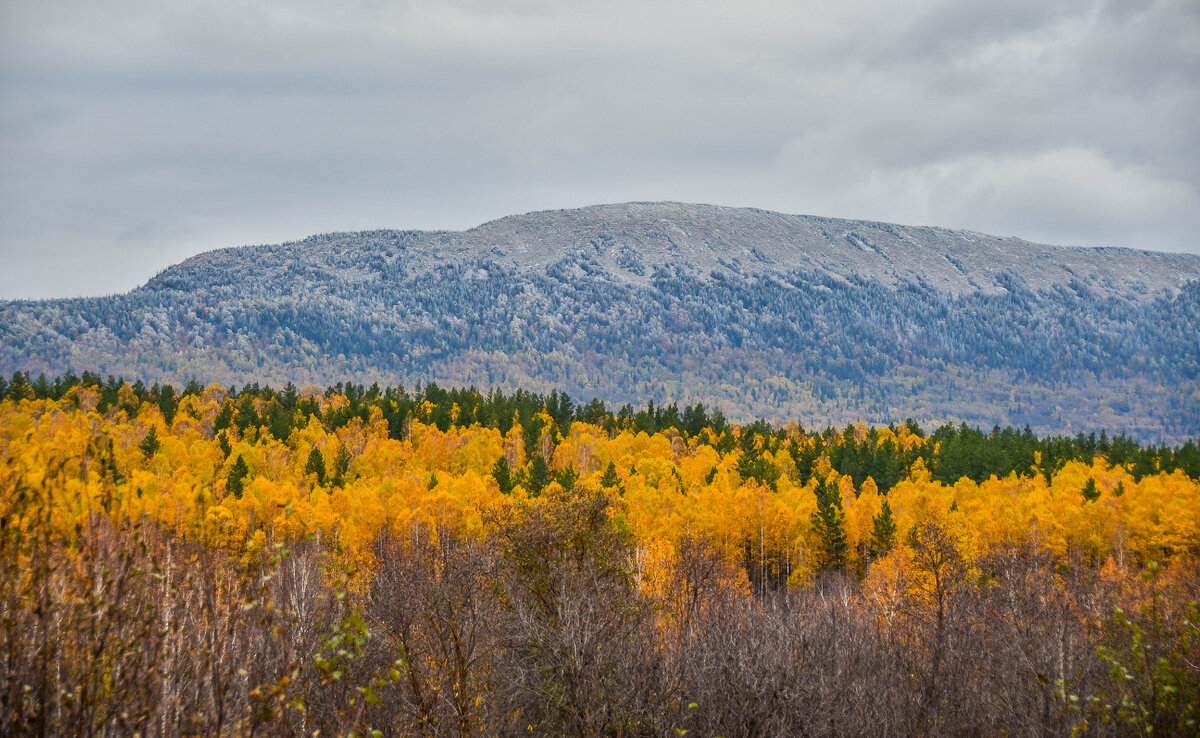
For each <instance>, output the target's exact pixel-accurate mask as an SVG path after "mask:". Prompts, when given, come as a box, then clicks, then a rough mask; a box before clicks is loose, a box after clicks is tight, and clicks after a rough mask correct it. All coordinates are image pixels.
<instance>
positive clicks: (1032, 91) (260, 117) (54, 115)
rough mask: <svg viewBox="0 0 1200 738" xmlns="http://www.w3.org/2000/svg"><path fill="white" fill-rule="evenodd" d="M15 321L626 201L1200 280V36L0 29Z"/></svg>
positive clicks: (1016, 18)
mask: <svg viewBox="0 0 1200 738" xmlns="http://www.w3.org/2000/svg"><path fill="white" fill-rule="evenodd" d="M0 3H2V4H0V259H3V261H4V263H5V264H6V266H7V268H6V269H3V270H0V297H41V296H59V295H74V294H100V293H105V292H113V291H120V290H125V289H129V288H130V287H133V286H134V285H136V284H139V283H141V282H144V281H145V280H146V279H147V278H148V277H149V276H151V275H152V274H153V273H154V272H155V271H157V270H158V269H161V268H162V267H165V266H167V265H168V264H170V263H173V262H175V261H178V260H179V259H180V258H183V257H185V256H187V255H189V254H192V253H196V252H198V251H201V250H205V249H209V248H217V247H221V246H231V245H239V244H243V243H259V242H275V241H281V240H286V239H290V238H299V237H303V236H305V235H308V234H311V233H315V232H323V231H332V230H356V229H362V228H376V227H398V228H463V227H469V226H472V225H475V224H477V223H479V222H482V221H484V220H487V219H490V218H493V217H498V216H502V215H506V214H509V213H513V212H524V211H528V210H536V209H545V208H556V207H573V206H579V205H586V204H592V203H597V202H619V201H625V200H659V199H669V200H683V201H695V202H709V203H716V204H726V205H752V206H756V207H763V208H769V209H775V210H781V211H786V212H803V213H814V214H821V215H831V216H843V217H856V218H870V219H876V220H890V221H896V222H901V223H912V224H930V225H943V226H950V227H963V228H971V229H974V230H980V231H986V232H991V233H996V234H1000V235H1017V236H1022V237H1024V238H1028V239H1031V240H1037V241H1045V242H1052V243H1072V244H1080V245H1122V246H1133V247H1139V248H1150V249H1162V250H1187V251H1200V238H1197V236H1196V234H1197V233H1200V133H1198V128H1197V126H1196V124H1195V122H1196V121H1197V120H1200V5H1197V4H1196V3H1194V2H1191V1H1190V0H1167V1H1163V2H1136V3H1133V2H1083V1H1080V2H1075V1H1071V2H1066V3H1045V2H1043V1H1041V0H1038V1H1036V2H1031V1H1027V0H1013V1H1011V2H1006V3H989V4H981V3H973V2H969V1H966V0H964V1H955V2H949V1H944V0H943V1H936V0H927V1H924V2H912V1H911V0H907V1H905V2H899V1H894V2H882V3H880V2H866V0H851V1H849V2H842V3H838V4H836V7H835V6H834V4H830V3H816V2H804V3H797V2H782V1H780V2H775V1H774V0H768V1H764V2H752V3H746V2H738V1H737V0H688V1H687V2H682V1H678V2H677V1H675V0H664V1H657V2H645V1H642V2H633V1H632V0H610V1H609V2H605V3H594V2H582V1H577V0H569V1H563V0H559V1H557V2H546V1H542V0H450V1H447V0H407V1H404V2H381V1H375V0H357V1H356V2H354V1H352V2H349V3H336V4H333V3H326V2H316V1H313V2H288V3H274V4H270V5H267V4H246V3H240V2H232V1H231V0H209V1H207V2H193V1H184V2H176V3H161V2H153V1H151V0H89V1H88V2H82V1H79V0H39V2H37V3H26V2H19V0H0Z"/></svg>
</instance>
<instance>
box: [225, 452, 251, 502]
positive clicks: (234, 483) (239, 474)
mask: <svg viewBox="0 0 1200 738" xmlns="http://www.w3.org/2000/svg"><path fill="white" fill-rule="evenodd" d="M248 476H250V467H249V466H247V465H246V460H245V459H243V458H242V455H241V454H238V457H237V461H234V462H233V466H232V467H230V469H229V476H228V477H226V478H225V491H226V492H228V493H229V494H231V495H233V496H234V497H236V498H237V499H239V500H240V499H242V493H243V492H244V491H245V489H246V477H248Z"/></svg>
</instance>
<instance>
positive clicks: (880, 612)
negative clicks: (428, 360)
mask: <svg viewBox="0 0 1200 738" xmlns="http://www.w3.org/2000/svg"><path fill="white" fill-rule="evenodd" d="M0 459H2V463H0V568H2V570H3V571H2V572H0V720H2V721H3V722H2V724H0V734H4V735H34V734H36V735H129V734H140V735H237V736H241V735H254V734H258V735H287V736H290V735H297V736H298V735H308V736H311V735H314V734H319V735H360V736H368V735H405V736H407V735H414V736H415V735H428V736H443V735H445V736H468V735H513V736H515V735H577V736H584V735H610V736H681V735H692V736H759V735H762V736H784V735H810V736H825V735H864V734H870V735H942V734H951V735H957V734H989V735H998V734H1006V735H1031V736H1032V735H1039V736H1040V735H1068V734H1070V735H1085V736H1109V735H1131V734H1132V735H1195V734H1196V733H1197V732H1198V731H1200V724H1198V722H1197V721H1198V720H1200V607H1198V605H1197V600H1198V599H1200V570H1198V568H1197V555H1198V554H1200V448H1198V447H1197V445H1196V443H1195V442H1194V441H1190V442H1187V443H1185V444H1182V445H1177V446H1157V445H1145V444H1142V443H1139V442H1137V441H1135V440H1132V439H1130V438H1129V437H1126V436H1123V435H1116V436H1109V435H1107V434H1105V433H1101V434H1100V435H1082V434H1080V435H1075V436H1056V437H1045V436H1038V435H1036V434H1034V433H1033V432H1032V431H1030V430H1029V429H1028V428H1026V429H1020V430H1019V429H1013V428H999V427H997V428H994V429H992V430H990V431H987V430H979V429H975V428H971V427H968V426H965V425H946V426H943V427H940V428H936V429H934V428H922V427H920V425H919V424H917V423H915V422H912V421H909V422H906V423H903V424H898V425H889V426H881V427H868V426H866V425H862V424H854V425H849V426H846V427H844V428H824V429H813V428H804V427H803V426H801V425H800V424H798V423H797V422H790V423H788V424H778V423H776V424H769V423H766V422H761V421H760V422H756V423H751V424H741V425H738V424H732V423H730V422H728V421H727V420H726V418H725V416H724V415H722V413H721V412H720V411H717V410H714V409H710V408H705V407H704V406H703V405H691V406H687V407H684V408H682V409H681V408H679V407H678V406H675V405H668V406H655V405H654V404H648V405H645V406H641V407H637V408H635V407H632V406H629V405H626V406H623V407H620V408H616V409H614V408H609V407H607V406H605V404H604V403H602V402H600V401H598V400H593V401H591V402H589V403H576V402H575V401H573V400H572V399H571V398H570V397H569V396H567V395H566V394H563V393H560V392H557V391H556V392H551V393H550V394H534V393H528V392H521V391H517V392H514V393H512V394H505V393H501V392H499V391H492V392H490V393H481V392H479V391H477V390H475V389H452V390H447V389H443V388H441V387H438V386H437V385H435V384H428V385H425V386H417V387H415V388H413V389H410V390H405V389H404V388H400V387H389V388H380V387H378V386H372V387H364V386H361V385H356V384H339V385H336V386H334V387H331V388H317V387H304V388H297V387H295V386H293V385H291V384H289V385H287V386H285V387H284V388H282V389H272V388H269V387H263V386H258V385H250V386H246V387H242V388H240V389H238V388H233V387H231V388H223V387H221V386H218V385H212V386H208V387H202V386H200V385H198V384H195V383H192V384H189V385H187V386H186V387H182V388H177V387H173V386H171V385H168V384H154V385H150V386H146V385H144V384H142V383H141V382H136V383H132V384H131V383H128V382H124V381H121V380H118V379H113V378H107V379H105V378H101V377H100V376H97V375H93V374H85V375H83V376H82V377H76V376H73V375H67V376H63V377H60V378H57V379H54V380H51V379H47V378H46V377H39V378H37V379H34V378H32V377H30V376H28V375H26V374H15V375H13V376H12V377H11V378H9V379H0Z"/></svg>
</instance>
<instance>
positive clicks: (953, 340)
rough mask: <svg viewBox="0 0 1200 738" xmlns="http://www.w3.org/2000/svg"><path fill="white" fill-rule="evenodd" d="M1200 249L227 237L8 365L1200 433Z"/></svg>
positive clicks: (799, 233) (5, 313)
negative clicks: (235, 242) (236, 243)
mask: <svg viewBox="0 0 1200 738" xmlns="http://www.w3.org/2000/svg"><path fill="white" fill-rule="evenodd" d="M1197 336H1200V257H1198V256H1195V255H1187V254H1163V253H1152V252H1144V251H1133V250H1129V249H1117V248H1104V249H1083V248H1063V247H1055V246H1044V245H1039V244H1033V243H1029V242H1026V241H1021V240H1018V239H1013V238H998V237H994V236H987V235H983V234H979V233H971V232H967V231H956V230H947V229H942V228H926V227H910V226H899V225H892V224H887V223H872V222H865V221H850V220H838V219H833V218H820V217H812V216H801V215H784V214H780V213H773V212H767V211H762V210H754V209H740V208H721V207H713V206H706V205H685V204H677V203H629V204H623V205H603V206H595V207H588V208H582V209H578V210H561V211H550V212H539V213H530V214H526V215H518V216H511V217H507V218H501V219H500V220H496V221H492V222H490V223H486V224H484V225H481V226H479V227H477V228H473V229H471V230H467V231H462V232H421V231H370V232H363V233H339V234H329V235H322V236H314V237H312V238H308V239H305V240H303V241H298V242H293V243H287V244H281V245H272V246H248V247H241V248H232V249H224V250H218V251H212V252H208V253H204V254H200V255H199V256H196V257H193V258H191V259H188V260H186V261H184V262H183V263H181V264H179V265H176V266H174V267H171V268H169V269H167V270H165V271H163V272H162V273H160V274H159V275H157V276H156V277H154V278H153V279H151V280H150V281H149V282H148V283H147V284H146V285H144V286H142V287H139V288H138V289H135V290H133V291H132V292H129V293H127V294H124V295H114V296H109V297H100V298H82V299H69V300H47V301H19V302H4V303H0V371H4V372H6V373H7V372H11V371H15V370H28V371H31V372H33V373H35V374H36V373H38V372H45V373H47V374H57V373H61V372H63V371H66V370H74V371H76V372H80V371H83V370H92V371H100V372H102V373H112V374H119V375H123V376H125V377H130V378H132V377H140V378H143V379H145V380H147V381H152V380H171V381H175V382H180V381H185V380H187V379H192V378H195V379H199V380H200V381H202V382H209V381H218V382H221V383H225V384H229V383H239V384H241V383H246V382H250V381H264V382H271V383H274V384H282V383H285V382H287V381H294V382H296V383H297V384H304V383H309V382H311V383H314V384H327V383H329V382H331V381H339V380H352V381H355V382H365V383H371V382H376V381H377V382H380V383H381V384H382V383H390V384H396V383H404V384H408V385H410V386H411V385H412V384H414V383H417V382H429V381H436V382H438V383H441V384H450V385H465V384H474V385H476V386H479V387H491V386H501V387H506V388H514V387H523V388H526V389H531V390H548V389H550V388H552V387H558V388H560V389H564V390H566V391H567V392H569V393H570V394H571V395H572V396H574V397H575V398H576V399H590V398H591V397H593V396H597V397H600V398H601V399H603V400H605V401H607V402H609V403H618V404H619V403H624V402H632V403H644V402H645V401H646V400H648V399H653V401H655V402H656V403H664V402H678V403H680V404H681V405H682V404H685V403H695V402H697V401H702V402H704V403H706V404H710V405H711V404H714V403H715V404H716V405H717V406H719V407H721V408H722V409H723V410H724V411H725V412H726V414H727V415H729V416H730V417H732V418H735V419H743V420H744V419H750V418H755V417H765V418H767V419H771V420H788V419H796V420H799V421H800V422H802V423H803V424H805V425H807V426H810V427H811V426H821V425H825V424H830V423H832V424H839V425H840V424H844V423H846V422H850V421H858V420H863V421H870V422H890V421H898V420H903V419H905V418H907V417H912V418H914V419H916V420H918V421H920V422H943V421H953V422H957V421H966V422H969V423H973V424H982V425H984V426H986V427H990V426H991V425H992V424H994V423H998V424H1002V425H1005V424H1011V425H1017V426H1021V425H1026V424H1028V425H1030V426H1032V427H1033V428H1034V429H1035V430H1037V431H1040V432H1064V433H1075V432H1077V431H1091V430H1097V431H1098V430H1100V429H1106V430H1108V431H1109V432H1116V431H1122V432H1128V433H1130V434H1133V435H1136V436H1137V437H1139V438H1141V439H1143V440H1153V441H1159V440H1163V441H1178V440H1180V439H1182V438H1184V437H1190V436H1194V435H1197V433H1198V432H1200V340H1197Z"/></svg>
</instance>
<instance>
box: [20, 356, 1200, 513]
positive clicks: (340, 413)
mask: <svg viewBox="0 0 1200 738" xmlns="http://www.w3.org/2000/svg"><path fill="white" fill-rule="evenodd" d="M79 386H88V387H94V388H96V389H97V390H98V391H99V393H100V401H99V404H98V406H97V408H96V410H97V412H100V413H106V412H109V411H119V410H124V411H125V412H126V413H127V414H129V415H131V416H132V415H134V414H136V412H137V407H138V405H140V404H141V403H143V402H147V401H148V402H151V403H153V404H155V405H157V406H158V407H159V409H160V410H161V411H162V414H163V417H164V419H165V420H166V421H167V422H168V423H171V422H172V421H173V420H174V418H175V414H176V412H177V410H178V407H179V404H180V400H181V399H182V398H183V397H186V396H188V395H193V396H197V395H201V394H203V393H204V392H205V388H204V387H202V386H201V385H200V384H199V383H197V382H194V381H193V382H190V383H188V384H187V385H186V386H184V387H183V389H182V390H177V389H176V388H175V387H173V386H172V385H170V384H166V383H162V384H160V383H154V384H151V385H150V386H147V385H145V384H144V383H142V382H141V381H134V382H133V383H132V384H127V383H126V382H125V381H124V380H123V379H121V378H118V377H112V376H109V377H107V378H102V377H101V376H100V375H98V374H95V373H90V372H84V373H83V374H82V375H81V376H76V375H74V374H66V375H63V376H60V377H56V378H55V379H53V380H51V379H49V378H47V377H46V376H45V375H39V376H38V377H36V378H34V377H31V376H30V375H29V374H28V373H22V372H16V373H14V374H13V375H12V376H11V377H10V378H9V379H4V378H2V377H0V400H3V399H5V398H11V399H51V400H60V399H62V398H63V397H64V396H66V395H67V393H68V392H70V391H71V390H72V389H73V388H75V387H79ZM122 387H127V388H128V390H129V392H130V394H129V395H128V396H127V397H126V399H125V400H122V392H121V390H122ZM224 391H225V392H226V394H227V395H228V399H227V401H226V402H225V404H224V406H223V409H222V411H221V413H220V414H219V415H218V416H217V419H216V424H215V428H214V431H215V432H218V433H219V432H220V431H222V430H223V429H225V428H228V427H231V426H236V427H237V428H238V429H239V430H241V431H244V430H245V429H247V428H252V427H254V428H256V427H259V426H262V427H264V428H265V429H266V430H267V431H268V432H269V433H270V434H271V435H273V436H274V437H276V438H278V439H280V440H285V441H286V440H287V439H288V437H289V436H290V435H291V433H292V431H293V430H294V429H296V428H298V427H303V426H305V425H307V424H308V422H309V419H310V418H315V419H316V420H318V421H319V422H320V423H321V424H322V425H323V426H324V427H325V428H326V430H328V431H334V430H337V429H338V428H343V427H345V426H346V425H347V424H348V423H349V422H350V421H351V420H352V419H355V418H357V419H359V420H361V421H362V422H364V423H366V422H369V420H370V418H371V411H372V410H373V409H375V410H378V411H379V413H380V415H381V417H382V418H383V419H384V420H385V421H386V422H387V426H388V431H389V435H390V436H391V437H392V438H395V439H404V438H406V437H407V434H408V428H409V426H410V425H411V423H412V421H413V420H414V419H415V420H420V421H421V422H423V423H427V424H430V425H434V426H436V427H437V428H438V429H439V430H442V431H446V430H448V429H450V428H451V427H458V428H468V427H471V426H475V425H479V426H481V427H484V428H495V429H497V430H499V431H500V432H501V433H502V434H507V433H508V432H509V431H510V430H511V429H512V428H513V427H514V426H520V430H521V435H522V438H523V439H524V443H525V452H526V454H528V455H529V456H530V457H531V458H533V457H537V456H549V455H550V453H552V451H553V448H554V446H555V445H556V443H557V441H558V440H559V439H562V438H563V437H565V436H567V435H568V433H569V429H570V426H571V424H572V423H573V422H584V423H590V424H593V425H596V426H599V427H601V428H603V429H604V430H605V431H607V432H608V433H609V434H610V435H615V434H616V433H618V432H621V431H633V432H635V433H637V432H644V433H646V434H648V435H654V434H656V433H662V432H667V431H670V432H674V433H676V434H678V435H680V436H681V437H683V438H705V439H706V440H708V441H709V442H710V443H711V444H712V445H713V446H714V447H715V448H716V449H718V450H719V451H720V452H722V453H727V452H729V451H730V450H733V449H734V448H735V447H740V450H741V456H740V460H739V466H738V471H739V473H740V474H741V475H742V476H743V477H744V478H755V479H758V480H759V481H760V482H761V483H763V484H765V485H768V486H770V485H772V483H773V475H776V476H777V475H778V470H777V467H776V465H774V464H772V463H770V462H767V461H766V460H764V459H763V458H762V455H763V454H764V453H765V452H770V453H771V454H776V453H786V454H788V455H789V456H790V457H791V458H792V460H793V462H794V466H795V468H796V471H797V481H799V482H800V483H802V484H803V483H806V482H807V481H808V480H809V479H811V478H812V477H813V476H814V475H815V474H816V473H817V472H816V469H817V464H818V461H819V459H821V458H822V456H824V457H826V458H828V459H829V462H830V464H831V465H832V468H833V469H834V470H836V471H837V472H838V473H840V474H843V475H848V476H850V477H852V478H853V480H854V483H855V485H856V486H861V485H862V484H863V482H865V481H866V480H867V478H868V477H869V478H871V479H872V480H874V482H875V484H876V485H877V487H878V489H879V491H880V492H881V493H885V492H887V490H889V489H891V487H893V486H894V485H895V484H896V483H897V482H899V481H900V480H901V479H903V478H904V476H905V475H906V474H907V473H908V470H909V469H910V468H911V467H912V465H913V463H914V462H916V461H917V460H918V459H920V460H921V461H922V462H923V464H924V466H925V467H926V468H927V469H928V470H929V471H930V473H931V474H932V476H933V478H934V479H936V480H938V481H941V482H943V483H945V484H953V483H954V482H956V481H958V480H959V479H961V478H964V477H965V478H968V479H971V480H974V481H975V482H982V481H983V480H985V479H987V478H989V477H990V476H992V475H995V476H997V477H1001V478H1003V477H1005V476H1007V475H1009V474H1013V473H1016V474H1018V475H1020V474H1024V473H1028V472H1029V471H1030V470H1031V469H1034V468H1036V469H1038V470H1040V471H1042V472H1043V473H1045V474H1047V475H1053V474H1055V473H1057V472H1058V471H1059V470H1060V469H1062V468H1063V467H1064V466H1065V465H1066V464H1067V463H1068V462H1071V461H1082V462H1085V463H1090V462H1091V460H1092V459H1093V458H1094V457H1095V456H1097V455H1100V456H1103V457H1105V458H1106V459H1108V461H1109V462H1110V463H1112V464H1119V465H1126V466H1127V467H1128V468H1129V470H1130V473H1131V474H1132V475H1133V476H1134V477H1135V478H1136V479H1141V478H1142V477H1144V476H1147V475H1152V474H1157V473H1159V472H1166V473H1171V472H1173V471H1175V470H1179V471H1182V472H1183V473H1184V474H1186V475H1187V476H1189V477H1191V478H1192V479H1200V445H1198V444H1197V442H1196V440H1195V439H1191V440H1188V441H1186V442H1184V443H1182V444H1180V445H1177V446H1171V445H1168V444H1142V443H1139V442H1138V441H1137V440H1135V439H1133V438H1131V437H1130V436H1127V435H1125V434H1116V435H1112V436H1110V435H1109V434H1108V433H1107V432H1106V431H1101V432H1100V433H1099V435H1097V434H1096V433H1089V434H1083V433H1079V434H1076V435H1074V436H1062V435H1054V436H1038V435H1036V434H1034V433H1033V431H1032V430H1030V428H1029V427H1025V428H1024V429H1021V430H1018V429H1015V428H1001V427H1000V426H995V427H993V428H992V430H991V431H990V432H985V431H983V430H981V429H978V428H973V427H970V426H968V425H966V424H965V423H963V424H958V425H952V424H946V425H943V426H941V427H939V428H936V429H934V430H933V431H932V433H928V437H929V440H930V441H931V443H923V444H920V445H919V446H916V447H914V448H912V449H908V450H905V449H902V448H900V447H899V446H898V445H897V444H896V443H895V442H894V441H893V440H892V439H891V438H885V437H883V436H882V435H881V432H882V431H883V430H884V428H880V427H867V426H864V425H849V426H846V427H845V428H843V429H841V430H839V429H836V428H833V427H827V428H825V429H823V430H817V429H811V430H806V429H804V427H803V426H801V425H799V424H796V423H791V424H789V425H787V426H783V425H780V424H772V423H768V422H767V421H765V420H759V421H756V422H754V423H750V424H747V425H743V426H734V425H732V424H730V423H729V422H728V421H727V420H726V418H725V415H724V413H722V411H721V410H720V409H716V408H707V407H705V406H704V405H703V404H701V403H697V404H695V405H686V406H684V407H683V408H682V409H680V407H679V406H678V405H676V404H670V405H655V403H654V402H652V401H651V402H648V403H647V404H646V405H645V406H644V407H639V408H635V407H633V406H632V405H629V404H625V405H622V406H621V407H620V408H618V409H616V410H615V411H613V410H612V409H610V408H609V407H608V406H607V405H606V404H605V403H604V402H603V401H601V400H599V399H595V398H593V399H592V400H591V401H589V402H586V403H576V402H575V401H574V400H572V398H571V397H570V396H569V395H568V394H567V393H566V392H560V391H558V390H554V391H552V392H550V393H549V394H539V393H536V392H526V391H523V390H517V391H515V392H512V393H505V392H502V391H500V390H496V389H494V390H491V391H489V392H486V393H485V392H481V391H479V390H477V389H476V388H474V387H467V388H455V389H445V388H442V387H440V386H439V385H437V384H436V383H434V382H430V383H428V384H426V385H424V386H420V385H418V386H417V387H415V388H413V389H412V390H411V391H409V390H406V389H405V388H404V387H402V386H400V387H384V388H381V387H379V386H378V385H371V386H369V387H367V386H364V385H360V384H355V383H353V382H339V383H337V384H335V385H333V386H331V387H329V388H327V389H325V390H323V392H324V393H325V395H327V396H329V395H341V396H344V397H345V398H346V400H347V403H346V404H344V405H340V406H336V407H331V408H330V409H327V410H326V411H324V412H322V410H321V404H320V403H318V402H317V401H316V400H315V398H313V397H312V396H308V397H305V396H302V394H301V392H300V391H299V390H298V389H297V387H296V386H295V385H294V384H291V383H289V384H287V385H285V386H284V387H283V388H282V389H273V388H271V387H269V386H266V385H260V384H257V383H253V384H248V385H245V386H243V387H241V388H238V387H229V388H227V389H225V390H224ZM903 425H904V427H905V430H906V431H907V432H908V433H909V434H911V435H913V436H917V437H920V438H925V437H926V436H927V431H926V430H925V429H923V428H921V427H920V425H919V424H917V423H916V422H915V421H913V420H911V419H910V420H907V421H905V423H904V424H903ZM886 428H887V430H889V431H890V432H891V435H892V436H894V435H895V433H896V431H897V430H898V426H897V425H895V424H892V425H890V426H886ZM542 438H546V439H548V441H549V443H550V447H549V449H543V450H539V449H538V448H537V444H538V442H539V441H540V440H541V439H542Z"/></svg>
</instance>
